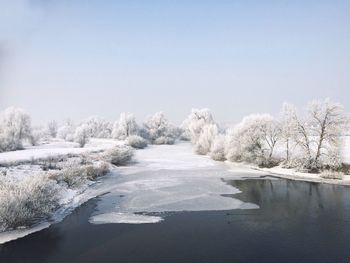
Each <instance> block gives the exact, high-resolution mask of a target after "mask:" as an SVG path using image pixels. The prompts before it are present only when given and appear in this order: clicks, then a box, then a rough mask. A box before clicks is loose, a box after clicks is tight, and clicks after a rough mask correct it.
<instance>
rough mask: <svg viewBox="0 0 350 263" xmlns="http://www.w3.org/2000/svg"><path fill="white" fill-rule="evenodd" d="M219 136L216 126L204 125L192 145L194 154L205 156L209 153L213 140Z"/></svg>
mask: <svg viewBox="0 0 350 263" xmlns="http://www.w3.org/2000/svg"><path fill="white" fill-rule="evenodd" d="M218 134H219V130H218V126H217V125H216V124H206V125H204V126H203V127H202V130H201V133H200V134H199V138H198V139H197V140H196V142H195V144H194V149H195V152H196V153H198V154H203V155H204V154H207V153H209V152H210V149H211V146H212V144H213V141H214V139H215V138H216V136H217V135H218Z"/></svg>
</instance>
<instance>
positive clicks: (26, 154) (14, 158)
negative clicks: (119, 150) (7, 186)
mask: <svg viewBox="0 0 350 263" xmlns="http://www.w3.org/2000/svg"><path fill="white" fill-rule="evenodd" d="M121 143H122V142H121V141H116V140H111V139H91V140H90V142H89V143H87V144H86V146H85V147H83V148H79V146H78V144H77V143H72V142H66V141H59V140H55V141H53V142H50V143H48V144H44V145H40V146H31V147H28V148H26V149H24V150H19V151H11V152H3V153H0V165H5V164H9V163H15V162H25V161H30V160H33V159H45V158H48V157H55V156H65V155H69V154H81V153H87V152H95V151H101V150H106V149H110V148H112V147H113V146H115V145H117V144H121Z"/></svg>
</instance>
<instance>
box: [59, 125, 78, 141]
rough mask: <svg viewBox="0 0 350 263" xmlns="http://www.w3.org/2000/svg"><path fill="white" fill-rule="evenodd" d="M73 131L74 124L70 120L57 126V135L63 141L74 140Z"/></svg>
mask: <svg viewBox="0 0 350 263" xmlns="http://www.w3.org/2000/svg"><path fill="white" fill-rule="evenodd" d="M74 133H75V126H74V124H73V123H72V122H71V121H70V120H67V122H66V124H64V125H63V126H61V127H59V128H58V130H57V137H58V138H61V139H63V140H65V141H68V142H72V141H74Z"/></svg>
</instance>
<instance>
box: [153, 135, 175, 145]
mask: <svg viewBox="0 0 350 263" xmlns="http://www.w3.org/2000/svg"><path fill="white" fill-rule="evenodd" d="M174 143H175V138H173V137H170V136H160V137H158V138H156V139H155V140H153V144H157V145H160V144H174Z"/></svg>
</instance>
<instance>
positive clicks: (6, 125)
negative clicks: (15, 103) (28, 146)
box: [0, 107, 32, 151]
mask: <svg viewBox="0 0 350 263" xmlns="http://www.w3.org/2000/svg"><path fill="white" fill-rule="evenodd" d="M31 132H32V130H31V119H30V116H29V115H28V114H27V113H26V112H25V111H24V110H22V109H20V108H14V107H10V108H7V109H6V110H5V111H3V112H1V114H0V151H13V150H18V149H22V148H23V146H22V141H23V139H29V138H30V136H31Z"/></svg>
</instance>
